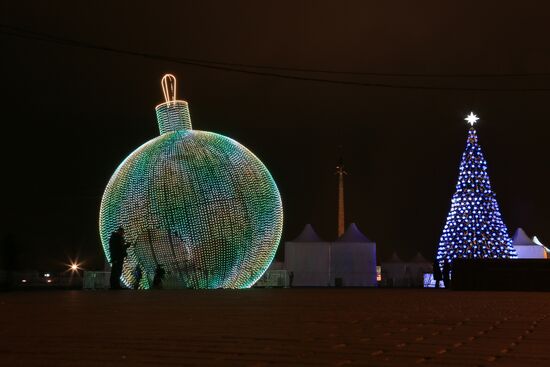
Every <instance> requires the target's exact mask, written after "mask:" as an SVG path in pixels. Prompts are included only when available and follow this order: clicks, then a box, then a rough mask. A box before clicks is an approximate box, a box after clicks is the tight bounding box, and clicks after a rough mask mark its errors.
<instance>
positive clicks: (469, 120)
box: [464, 112, 479, 126]
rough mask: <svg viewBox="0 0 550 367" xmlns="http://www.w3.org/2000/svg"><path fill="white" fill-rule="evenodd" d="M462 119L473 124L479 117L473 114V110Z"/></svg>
mask: <svg viewBox="0 0 550 367" xmlns="http://www.w3.org/2000/svg"><path fill="white" fill-rule="evenodd" d="M464 120H466V121H468V123H469V124H470V125H472V126H474V124H475V123H476V122H477V120H479V117H477V116H476V115H474V113H473V112H470V114H469V115H468V116H466V118H465V119H464Z"/></svg>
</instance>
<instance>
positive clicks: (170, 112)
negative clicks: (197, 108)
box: [155, 74, 192, 135]
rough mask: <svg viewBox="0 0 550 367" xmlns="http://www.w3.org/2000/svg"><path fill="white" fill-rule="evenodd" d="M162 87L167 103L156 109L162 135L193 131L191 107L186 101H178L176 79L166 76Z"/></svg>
mask: <svg viewBox="0 0 550 367" xmlns="http://www.w3.org/2000/svg"><path fill="white" fill-rule="evenodd" d="M161 85H162V92H163V93H164V99H165V100H166V102H164V103H161V104H159V105H157V107H156V108H155V110H156V112H157V122H158V125H159V130H160V133H161V135H162V134H164V133H167V132H170V131H178V130H191V129H192V127H191V116H190V114H189V106H188V104H187V102H186V101H182V100H177V99H176V77H175V76H173V75H172V74H166V75H165V76H164V77H163V78H162V81H161Z"/></svg>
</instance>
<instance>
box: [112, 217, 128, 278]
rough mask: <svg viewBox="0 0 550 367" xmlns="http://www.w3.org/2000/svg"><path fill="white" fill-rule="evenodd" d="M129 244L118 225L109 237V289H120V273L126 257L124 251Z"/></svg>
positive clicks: (122, 229)
mask: <svg viewBox="0 0 550 367" xmlns="http://www.w3.org/2000/svg"><path fill="white" fill-rule="evenodd" d="M128 247H129V245H127V244H126V241H125V240H124V228H122V227H118V229H117V230H116V231H114V232H113V233H112V234H111V237H110V238H109V252H110V254H111V278H110V284H111V289H121V287H120V276H121V275H122V266H123V265H124V259H125V258H126V255H127V253H126V251H127V250H128Z"/></svg>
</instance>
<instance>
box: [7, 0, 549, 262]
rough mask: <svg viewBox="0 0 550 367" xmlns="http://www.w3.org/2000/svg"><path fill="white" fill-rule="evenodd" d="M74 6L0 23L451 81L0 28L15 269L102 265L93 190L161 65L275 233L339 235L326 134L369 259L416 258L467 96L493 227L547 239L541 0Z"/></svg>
mask: <svg viewBox="0 0 550 367" xmlns="http://www.w3.org/2000/svg"><path fill="white" fill-rule="evenodd" d="M71 4H72V3H69V2H57V3H55V5H51V4H45V3H41V2H25V1H18V2H8V1H6V2H3V3H2V5H1V9H2V11H1V12H0V13H1V15H0V23H1V24H3V25H9V26H12V27H16V28H21V29H25V30H28V31H32V32H38V33H43V34H46V35H55V36H57V37H60V38H64V39H72V40H78V41H81V42H83V43H90V44H95V45H102V46H108V47H111V48H114V49H119V50H128V51H135V52H141V53H148V54H155V55H163V56H166V57H168V58H169V57H174V58H189V59H200V60H212V61H219V62H223V63H236V64H253V65H271V66H279V67H288V68H298V69H310V70H311V69H315V70H318V69H323V70H326V69H330V70H337V71H355V72H373V73H393V74H438V75H440V76H439V77H428V76H415V77H411V76H365V75H363V76H361V75H340V74H336V75H335V74H323V73H307V75H308V76H311V77H312V78H317V79H338V80H341V81H351V82H357V83H363V84H369V83H370V84H390V85H393V86H399V85H401V86H429V87H442V88H448V87H450V88H455V89H454V90H444V89H443V90H429V89H428V90H423V89H409V88H384V87H366V86H360V85H345V84H335V83H328V82H320V81H312V80H310V81H307V80H293V79H287V78H279V77H274V76H267V75H255V74H250V73H240V72H235V71H227V70H218V69H213V68H206V67H201V66H197V65H190V64H181V63H176V62H169V61H166V60H164V61H163V60H160V59H155V58H146V57H140V56H131V55H127V54H118V53H114V52H110V51H106V50H103V51H102V50H98V49H93V48H87V47H72V46H68V45H62V44H59V43H55V42H49V41H48V42H44V41H40V40H34V39H29V38H22V37H18V36H14V35H13V34H8V33H10V32H6V31H5V29H4V28H1V29H0V30H2V32H0V40H1V42H2V49H3V50H4V53H3V55H4V57H3V66H4V67H3V68H2V69H3V80H4V85H5V93H4V94H5V96H6V97H7V98H4V99H3V101H4V103H5V105H4V106H5V108H4V110H5V111H6V116H5V117H4V121H5V123H4V129H5V130H4V131H5V133H4V143H3V144H2V145H1V153H2V155H3V156H4V157H5V160H4V179H3V180H2V189H3V192H4V198H5V199H4V205H3V211H2V226H1V227H0V235H1V236H2V237H4V236H6V235H7V234H13V235H14V236H15V240H16V242H17V243H18V244H19V245H18V246H20V249H21V257H22V258H24V259H25V263H26V264H27V265H26V266H27V267H29V268H39V269H49V267H54V266H59V268H60V269H61V268H62V267H63V266H65V265H64V264H65V263H67V262H68V261H69V258H73V259H74V258H75V257H76V256H78V257H79V258H80V259H81V260H83V259H86V260H87V261H88V263H87V264H89V265H88V266H89V267H92V268H98V267H101V266H102V264H103V254H102V249H101V245H100V242H99V234H98V228H97V222H98V215H99V203H100V200H101V195H102V193H103V190H104V188H105V185H106V183H107V181H108V180H109V178H110V176H111V175H112V173H113V172H114V170H115V168H116V167H117V166H118V164H119V163H120V162H121V161H122V160H123V159H124V158H125V157H126V156H127V155H128V154H129V153H130V152H132V151H133V150H134V149H136V148H137V147H138V146H139V145H141V144H142V143H144V142H146V141H148V140H150V139H152V138H154V137H156V136H158V128H157V124H156V120H155V113H154V107H155V105H156V104H157V103H159V102H161V101H162V100H163V96H162V91H161V88H160V79H161V77H162V75H164V74H165V73H168V72H170V73H172V74H174V75H175V76H176V77H177V78H178V98H181V99H185V100H187V101H188V102H189V106H190V111H191V118H192V122H193V128H194V129H198V130H208V131H213V132H217V133H221V134H223V135H226V136H229V137H231V138H233V139H235V140H237V141H239V142H240V143H242V144H243V145H245V146H246V147H247V148H249V149H250V150H251V151H252V152H253V153H254V154H256V155H257V156H258V157H259V158H260V159H261V160H262V161H263V163H264V164H265V165H266V166H267V168H268V169H269V170H270V172H271V174H272V176H273V178H274V179H275V181H276V182H277V185H278V187H279V190H280V192H281V196H282V198H283V206H284V215H285V222H284V230H283V239H282V242H284V241H285V240H290V239H292V238H294V237H296V236H297V235H298V234H299V233H300V231H301V230H302V228H303V226H304V225H305V224H306V223H311V224H312V225H313V226H314V228H315V229H316V231H317V232H318V233H319V235H320V236H321V237H323V238H325V239H328V240H331V239H334V238H335V237H336V231H337V178H336V175H335V174H334V173H335V168H336V165H337V163H338V159H339V155H340V150H339V146H343V148H342V154H343V157H344V164H345V167H346V171H347V172H348V175H347V176H346V178H345V180H346V183H345V185H346V222H347V224H349V223H351V222H355V223H357V225H358V227H359V228H360V229H361V231H362V232H363V233H364V234H365V235H366V236H367V237H369V238H371V239H373V240H375V241H376V242H377V250H378V254H379V257H380V258H386V257H389V256H390V255H391V253H392V252H393V251H397V253H398V254H399V256H401V257H402V258H405V259H406V258H408V257H411V256H413V255H414V254H415V253H416V252H417V251H420V252H421V253H422V254H423V255H424V256H425V257H427V258H433V256H434V254H435V252H436V249H437V245H438V242H439V237H440V235H441V231H442V229H443V226H444V224H445V220H446V217H447V213H448V210H449V208H450V200H451V196H452V194H453V192H454V189H455V185H456V180H457V178H458V166H459V163H460V158H461V155H462V152H463V150H464V147H465V144H466V138H467V134H468V128H469V125H468V124H467V123H466V121H464V117H465V116H466V115H467V114H468V113H469V112H470V111H474V112H475V113H476V114H477V115H478V116H479V117H480V120H479V123H478V124H477V125H476V129H477V131H478V136H479V139H480V144H481V147H482V149H483V152H484V155H485V158H486V159H487V162H488V171H489V177H490V179H491V184H492V188H493V190H494V191H495V192H496V195H497V201H498V203H499V206H500V210H501V213H502V216H503V219H504V223H505V224H506V225H507V227H508V232H509V234H510V235H512V234H513V232H514V231H515V229H516V228H517V227H522V228H524V229H525V231H526V232H527V234H528V235H529V236H530V237H532V236H533V235H537V236H538V237H539V238H540V239H541V241H543V243H546V244H549V243H550V227H549V223H550V214H549V210H548V208H549V207H550V194H549V193H548V189H547V181H548V167H549V161H550V160H549V158H550V153H549V150H548V141H549V138H550V126H549V123H548V111H547V108H546V106H547V104H548V102H547V100H548V99H549V98H550V49H548V48H547V47H545V46H544V45H545V44H546V43H547V40H546V38H547V35H548V34H549V31H550V25H549V24H548V23H547V21H546V14H548V10H550V9H549V8H550V5H548V4H543V5H541V4H536V3H535V2H533V3H530V2H526V3H523V4H522V6H521V7H514V6H506V4H502V3H496V2H495V3H494V4H492V3H483V4H479V3H478V2H474V1H467V2H462V3H460V4H441V3H438V2H428V3H425V4H422V5H418V4H414V5H413V4H409V3H408V2H406V1H401V2H399V5H398V4H396V3H392V4H379V3H363V2H359V1H349V2H344V3H339V4H335V3H332V2H326V1H323V2H317V3H315V4H314V3H309V2H306V1H299V2H287V3H285V2H283V3H281V2H277V3H275V2H265V3H256V2H250V1H239V2H237V3H232V4H229V3H227V4H226V3H217V2H210V1H201V2H194V1H189V2H183V3H178V4H175V5H171V6H170V10H169V11H168V10H167V8H166V7H162V6H158V5H156V6H155V5H154V4H134V3H130V2H128V3H124V2H121V3H116V4H112V3H105V4H99V3H94V4H88V5H86V6H84V5H79V6H78V7H75V6H74V4H73V5H71ZM11 33H13V32H11ZM245 69H246V70H251V69H250V68H245ZM262 70H263V69H262ZM264 71H265V70H264ZM275 73H277V74H285V75H288V76H303V75H304V73H302V72H298V71H280V70H279V71H276V72H275ZM462 74H468V75H470V76H472V75H476V77H464V76H457V75H462ZM487 74H498V75H501V76H489V75H487ZM518 74H522V75H524V74H537V75H532V76H525V75H524V76H519V75H518ZM461 88H470V89H478V90H461ZM545 88H546V89H547V90H546V91H545V90H538V91H535V90H534V89H545ZM481 89H496V91H483V90H481ZM513 89H515V91H513ZM521 89H524V90H527V89H529V91H519V90H521ZM281 247H282V246H281ZM23 265H24V264H23ZM85 266H86V265H85Z"/></svg>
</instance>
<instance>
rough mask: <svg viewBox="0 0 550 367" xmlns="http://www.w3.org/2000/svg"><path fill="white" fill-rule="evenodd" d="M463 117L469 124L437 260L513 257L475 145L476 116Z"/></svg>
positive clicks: (483, 162)
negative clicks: (464, 148)
mask: <svg viewBox="0 0 550 367" xmlns="http://www.w3.org/2000/svg"><path fill="white" fill-rule="evenodd" d="M465 120H467V121H468V123H469V124H470V125H471V127H470V131H469V133H468V140H467V143H466V150H465V151H464V154H463V155H462V161H461V162H460V170H459V175H458V183H457V184H456V192H455V194H454V195H453V198H452V200H451V210H450V212H449V215H448V216H447V223H446V224H445V227H444V229H443V234H442V235H441V239H440V240H439V248H438V251H437V259H438V261H439V262H440V264H443V261H444V260H445V259H447V260H448V261H449V262H452V261H453V259H456V258H512V257H516V251H515V249H514V248H513V247H512V240H511V239H510V236H509V235H508V229H507V228H506V225H505V224H504V222H503V221H502V217H501V215H500V210H499V207H498V203H497V200H496V195H495V193H494V192H493V191H492V190H491V183H490V182H489V175H488V173H487V162H486V161H485V158H483V153H482V152H481V147H480V146H479V144H478V140H477V134H476V130H475V129H474V124H475V123H476V122H477V120H478V117H477V116H476V115H474V114H473V113H470V115H469V116H468V117H466V119H465Z"/></svg>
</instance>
